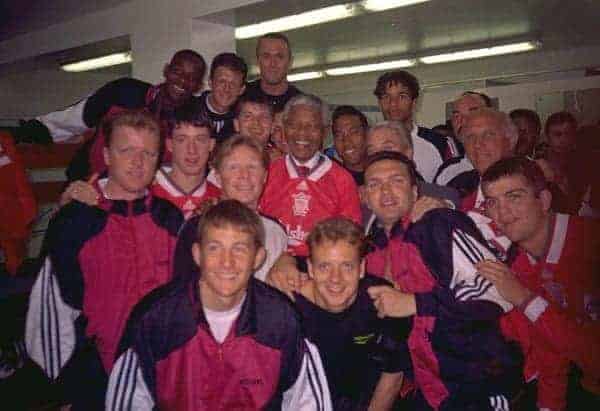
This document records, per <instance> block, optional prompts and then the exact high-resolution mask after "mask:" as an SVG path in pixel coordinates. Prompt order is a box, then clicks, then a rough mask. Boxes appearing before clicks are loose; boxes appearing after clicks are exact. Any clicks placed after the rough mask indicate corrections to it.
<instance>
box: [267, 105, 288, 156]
mask: <svg viewBox="0 0 600 411" xmlns="http://www.w3.org/2000/svg"><path fill="white" fill-rule="evenodd" d="M271 141H272V142H273V144H275V147H277V148H278V149H279V150H281V152H282V153H288V152H289V151H290V148H289V147H288V144H287V141H286V140H285V136H284V134H283V112H281V111H280V112H278V113H276V114H275V116H274V117H273V125H272V126H271Z"/></svg>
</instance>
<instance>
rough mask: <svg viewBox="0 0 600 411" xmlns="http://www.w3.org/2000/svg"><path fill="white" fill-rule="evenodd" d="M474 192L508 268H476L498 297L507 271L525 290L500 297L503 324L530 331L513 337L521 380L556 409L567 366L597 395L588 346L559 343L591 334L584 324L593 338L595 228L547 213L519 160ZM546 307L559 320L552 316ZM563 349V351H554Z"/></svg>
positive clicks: (529, 170) (597, 261)
mask: <svg viewBox="0 0 600 411" xmlns="http://www.w3.org/2000/svg"><path fill="white" fill-rule="evenodd" d="M482 188H483V193H484V196H485V204H486V212H487V214H488V215H489V216H490V217H491V218H492V219H493V221H494V223H495V224H496V225H497V226H498V228H499V229H500V230H501V231H502V232H503V233H504V234H505V235H506V236H507V237H508V238H509V239H510V240H511V241H513V243H514V245H513V249H512V253H511V259H510V260H509V264H510V268H509V267H507V266H505V265H503V264H501V263H498V262H490V261H486V262H483V263H480V264H479V269H480V270H481V273H482V274H483V275H485V276H486V277H488V278H489V279H491V280H493V281H494V282H498V281H499V282H500V283H499V289H500V291H503V290H504V289H503V288H501V285H502V283H503V281H504V278H506V277H510V276H512V273H511V271H513V272H514V275H515V276H516V278H517V279H518V280H519V281H520V282H521V284H523V285H524V286H525V287H526V289H525V290H520V292H519V293H516V292H515V293H507V296H508V298H507V299H509V300H510V301H511V302H513V303H514V304H515V307H517V309H515V310H514V311H515V312H511V313H510V316H509V317H508V318H507V321H508V323H509V324H515V323H517V324H519V323H520V322H522V320H523V319H524V318H527V320H529V321H530V322H531V323H532V324H533V326H534V327H533V329H534V330H535V331H534V332H532V333H531V335H530V336H528V338H527V339H525V340H523V338H518V337H520V333H519V334H517V335H516V337H515V338H516V339H518V340H519V342H521V344H522V345H523V346H524V351H525V354H526V359H527V366H526V368H525V370H526V378H527V379H528V380H530V379H532V378H537V379H538V384H537V390H538V406H539V407H540V408H542V409H551V410H559V409H564V407H565V406H566V399H567V379H568V374H569V362H570V361H575V362H577V363H578V364H579V365H580V366H583V368H585V369H588V370H589V371H590V373H589V374H586V375H585V376H584V379H583V385H584V387H586V389H587V390H589V391H591V392H594V393H595V394H596V395H598V393H599V392H600V390H599V388H598V375H599V373H600V368H599V367H598V362H597V361H590V359H589V358H588V357H589V355H588V354H586V353H585V352H583V351H582V350H587V349H591V348H592V347H591V346H588V347H585V346H582V345H580V344H578V343H580V341H581V338H573V341H570V340H569V339H568V338H567V336H570V335H572V334H570V333H569V329H570V328H573V327H575V328H579V329H580V331H584V330H585V328H588V329H589V328H591V327H593V326H592V325H590V324H589V323H590V322H594V323H595V325H594V326H595V335H596V337H598V336H600V333H599V330H600V329H599V328H598V324H599V323H598V320H599V319H600V286H599V285H598V281H597V280H598V267H600V257H599V256H598V248H599V247H600V235H599V234H600V225H599V224H598V223H597V221H594V220H591V219H589V220H588V219H584V218H581V217H576V216H568V215H566V214H558V213H553V212H552V211H551V209H550V203H551V197H552V195H551V194H550V191H549V190H548V187H547V183H546V180H545V178H544V175H543V173H542V170H541V169H540V168H539V166H538V165H537V164H536V163H535V162H534V161H532V160H529V159H527V158H524V157H511V158H506V159H503V160H500V161H498V162H497V163H495V164H494V165H492V166H491V167H489V168H488V169H487V170H486V172H485V173H484V174H483V176H482ZM554 307H555V308H558V309H559V310H560V311H562V313H563V315H562V316H565V315H566V317H567V321H564V320H563V321H561V320H560V317H561V316H560V315H556V314H555V313H553V308H554ZM554 311H555V310H554ZM520 320H521V321H520ZM509 329H510V328H509ZM563 330H564V334H563ZM571 343H572V344H573V346H571V347H570V348H568V349H564V348H563V349H558V350H557V349H556V347H565V346H568V345H571ZM549 347H550V348H549ZM582 359H583V360H582ZM594 362H595V364H594ZM578 405H579V404H578Z"/></svg>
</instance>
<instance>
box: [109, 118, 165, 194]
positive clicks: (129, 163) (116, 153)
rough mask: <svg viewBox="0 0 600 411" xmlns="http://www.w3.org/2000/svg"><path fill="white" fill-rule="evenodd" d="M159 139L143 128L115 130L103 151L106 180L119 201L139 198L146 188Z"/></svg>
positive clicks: (127, 127)
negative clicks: (108, 144) (106, 173)
mask: <svg viewBox="0 0 600 411" xmlns="http://www.w3.org/2000/svg"><path fill="white" fill-rule="evenodd" d="M159 139H160V137H159V136H158V135H157V134H154V133H152V132H150V131H148V130H146V129H135V128H132V127H129V126H120V127H116V128H115V129H114V130H113V132H112V136H111V143H110V147H106V148H104V161H105V163H106V165H107V166H108V179H109V182H110V183H111V186H112V188H113V189H114V190H116V192H115V193H113V194H116V195H117V196H119V197H122V198H119V199H123V200H128V199H133V198H135V197H137V196H139V194H140V193H143V191H144V190H145V189H146V187H148V185H149V184H150V182H151V181H152V179H153V178H154V173H155V171H156V164H157V162H158V151H159Z"/></svg>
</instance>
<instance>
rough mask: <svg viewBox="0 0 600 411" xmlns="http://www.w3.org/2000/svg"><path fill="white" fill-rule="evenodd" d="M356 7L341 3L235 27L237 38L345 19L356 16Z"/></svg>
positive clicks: (247, 37)
mask: <svg viewBox="0 0 600 411" xmlns="http://www.w3.org/2000/svg"><path fill="white" fill-rule="evenodd" d="M355 13H356V8H355V7H354V5H353V4H340V5H337V6H330V7H324V8H322V9H315V10H311V11H307V12H305V13H299V14H293V15H291V16H285V17H281V18H278V19H273V20H267V21H263V22H262V23H256V24H250V25H248V26H241V27H238V28H236V29H235V38H236V39H249V38H252V37H258V36H262V35H263V34H266V33H270V32H278V31H287V30H293V29H297V28H300V27H307V26H314V25H315V24H321V23H327V22H329V21H334V20H340V19H345V18H348V17H352V16H354V14H355Z"/></svg>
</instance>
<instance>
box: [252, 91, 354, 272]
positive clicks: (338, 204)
mask: <svg viewBox="0 0 600 411" xmlns="http://www.w3.org/2000/svg"><path fill="white" fill-rule="evenodd" d="M283 124H284V134H285V138H286V140H287V142H288V147H289V150H290V153H289V154H287V155H286V156H284V157H283V158H280V159H278V160H275V161H274V162H273V163H271V165H270V167H269V176H268V179H267V184H266V186H265V191H264V193H263V196H262V198H261V203H260V210H261V211H262V212H263V213H264V214H265V215H267V216H270V217H273V218H275V219H276V220H278V221H279V222H280V223H281V225H282V226H283V227H284V228H285V230H286V232H287V235H288V251H289V252H291V253H292V254H293V255H294V256H298V257H300V264H301V265H303V263H304V260H305V257H306V256H307V255H308V249H307V247H306V243H305V240H306V236H307V235H308V233H309V232H310V230H312V228H313V226H314V225H315V224H316V223H318V222H319V221H320V220H322V219H324V218H327V217H333V216H344V217H347V218H350V219H351V220H353V221H355V222H357V223H360V220H361V212H360V200H359V196H358V189H357V187H356V184H355V183H354V180H353V179H352V176H351V175H350V174H349V173H348V172H347V171H346V170H344V168H343V167H342V166H340V165H339V164H337V163H335V162H333V161H331V160H330V159H329V158H328V157H326V156H325V155H324V154H322V153H321V152H320V150H321V145H322V144H323V138H324V136H325V133H326V129H327V126H328V109H327V106H326V105H325V103H323V101H321V99H319V98H318V97H316V96H311V95H299V96H296V97H294V98H292V99H291V100H290V101H289V102H288V103H287V104H286V106H285V109H284V112H283ZM302 268H304V267H302ZM303 271H304V270H303Z"/></svg>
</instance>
